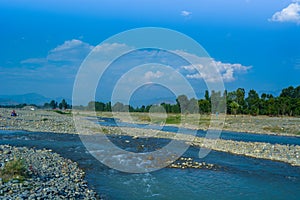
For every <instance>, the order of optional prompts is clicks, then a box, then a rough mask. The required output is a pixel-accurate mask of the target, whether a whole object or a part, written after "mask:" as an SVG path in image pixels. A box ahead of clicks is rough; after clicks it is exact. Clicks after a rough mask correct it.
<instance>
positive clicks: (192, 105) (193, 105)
mask: <svg viewBox="0 0 300 200" xmlns="http://www.w3.org/2000/svg"><path fill="white" fill-rule="evenodd" d="M188 112H189V113H199V105H198V101H197V99H195V98H191V99H190V101H189V105H188Z"/></svg>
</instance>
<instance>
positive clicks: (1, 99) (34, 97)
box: [0, 93, 71, 105]
mask: <svg viewBox="0 0 300 200" xmlns="http://www.w3.org/2000/svg"><path fill="white" fill-rule="evenodd" d="M62 99H63V97H57V98H49V97H45V96H43V95H41V94H37V93H27V94H20V95H0V105H17V104H23V103H26V104H35V105H44V103H48V102H50V101H51V100H55V101H57V102H61V100H62ZM66 101H67V102H68V103H70V102H71V100H70V99H66Z"/></svg>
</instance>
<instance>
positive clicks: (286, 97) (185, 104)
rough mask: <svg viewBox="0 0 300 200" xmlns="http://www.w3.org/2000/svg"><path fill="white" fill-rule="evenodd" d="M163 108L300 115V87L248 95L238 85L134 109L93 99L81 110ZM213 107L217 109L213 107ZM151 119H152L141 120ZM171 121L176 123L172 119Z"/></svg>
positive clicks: (182, 110)
mask: <svg viewBox="0 0 300 200" xmlns="http://www.w3.org/2000/svg"><path fill="white" fill-rule="evenodd" d="M158 107H161V108H163V109H164V111H165V112H167V113H174V114H177V113H183V114H186V113H190V114H193V113H201V114H211V113H216V112H220V110H221V111H226V113H227V114H233V115H237V114H249V115H253V116H256V115H267V116H282V115H287V116H300V86H298V87H296V88H294V87H293V86H290V87H288V88H285V89H283V90H282V91H281V94H280V95H279V96H278V97H274V96H273V95H272V94H266V93H263V94H261V95H260V96H259V94H258V93H257V92H256V91H255V90H253V89H252V90H250V91H249V92H248V94H247V96H246V91H245V89H243V88H238V89H237V90H235V91H232V92H227V91H226V90H225V91H223V93H222V92H221V91H218V92H216V91H211V92H209V91H207V90H206V91H205V95H204V99H200V100H196V99H194V98H192V99H188V97H187V96H185V95H179V96H178V97H177V99H176V103H175V104H169V103H161V104H160V105H147V106H145V105H142V106H141V107H136V108H133V107H132V106H130V105H124V104H122V103H120V102H117V103H116V104H114V105H113V106H112V105H111V102H108V103H102V102H97V101H96V102H95V101H92V102H90V103H89V104H88V106H87V107H82V108H81V109H86V110H96V111H100V112H111V111H114V112H127V111H129V112H145V113H148V112H157V111H156V110H162V109H158ZM212 109H213V110H212ZM141 120H143V121H150V119H148V118H145V119H141ZM167 121H168V122H174V119H172V118H170V119H169V120H167Z"/></svg>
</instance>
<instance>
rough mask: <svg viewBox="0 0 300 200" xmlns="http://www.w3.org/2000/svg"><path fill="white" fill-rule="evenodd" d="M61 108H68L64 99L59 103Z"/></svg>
mask: <svg viewBox="0 0 300 200" xmlns="http://www.w3.org/2000/svg"><path fill="white" fill-rule="evenodd" d="M61 106H62V108H63V109H64V110H66V109H67V108H68V103H67V102H66V100H65V99H63V100H62V101H61Z"/></svg>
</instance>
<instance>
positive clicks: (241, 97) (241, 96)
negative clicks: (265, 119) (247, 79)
mask: <svg viewBox="0 0 300 200" xmlns="http://www.w3.org/2000/svg"><path fill="white" fill-rule="evenodd" d="M236 102H237V103H238V104H239V105H240V106H239V109H238V113H239V114H243V113H244V112H245V108H246V102H245V89H244V88H238V89H237V90H236Z"/></svg>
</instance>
